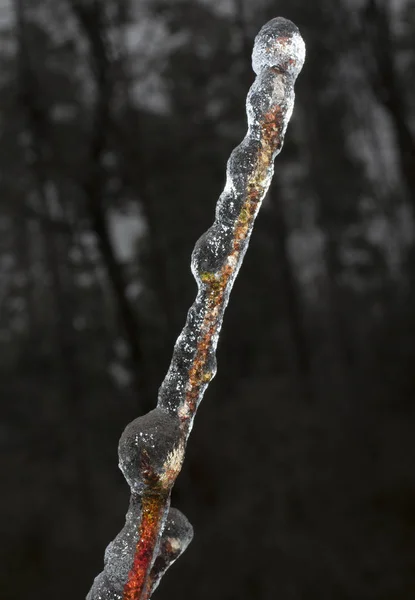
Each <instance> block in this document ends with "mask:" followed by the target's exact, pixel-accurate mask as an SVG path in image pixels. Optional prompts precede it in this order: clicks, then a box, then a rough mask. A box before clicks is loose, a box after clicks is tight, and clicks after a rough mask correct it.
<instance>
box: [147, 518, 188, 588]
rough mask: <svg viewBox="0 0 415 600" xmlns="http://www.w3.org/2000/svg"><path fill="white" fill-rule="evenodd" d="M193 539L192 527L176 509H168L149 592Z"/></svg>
mask: <svg viewBox="0 0 415 600" xmlns="http://www.w3.org/2000/svg"><path fill="white" fill-rule="evenodd" d="M192 539H193V527H192V525H191V524H190V523H189V521H188V520H187V518H186V517H185V516H184V514H183V513H181V512H180V511H179V510H177V508H170V510H169V514H168V516H167V521H166V526H165V528H164V531H163V535H162V537H161V544H160V550H159V554H158V556H157V558H156V560H155V562H154V565H153V568H152V570H151V574H150V577H151V591H152V592H154V590H155V589H156V587H157V586H158V584H159V583H160V580H161V578H162V577H163V575H164V574H165V572H166V571H167V569H168V568H169V567H171V565H172V564H173V563H174V562H175V561H176V560H177V559H178V558H179V556H181V555H182V554H183V552H184V551H185V550H186V548H187V547H188V545H189V544H190V542H191V541H192Z"/></svg>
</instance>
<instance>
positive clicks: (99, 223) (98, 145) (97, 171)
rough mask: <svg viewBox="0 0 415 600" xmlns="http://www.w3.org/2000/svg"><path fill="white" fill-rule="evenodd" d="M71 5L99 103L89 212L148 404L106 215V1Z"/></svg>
mask: <svg viewBox="0 0 415 600" xmlns="http://www.w3.org/2000/svg"><path fill="white" fill-rule="evenodd" d="M71 6H72V10H73V13H74V15H75V16H76V18H77V20H78V22H79V24H80V26H81V29H82V31H83V32H84V34H85V36H86V39H87V40H88V43H89V48H90V57H91V63H92V70H93V74H94V77H95V106H94V111H93V116H92V125H91V133H90V141H89V150H88V154H87V164H86V168H85V176H84V179H83V183H82V187H83V191H84V193H85V197H86V201H87V207H88V212H89V216H90V219H91V223H92V226H93V228H94V231H95V233H96V235H97V239H98V244H99V248H100V251H101V254H102V258H103V260H104V264H105V267H106V269H107V273H108V277H109V281H110V282H111V286H112V289H113V292H114V296H115V298H116V303H117V309H118V313H119V316H120V321H121V323H122V324H123V330H124V333H125V336H126V340H127V342H128V347H129V352H130V359H131V364H132V374H133V377H134V381H135V384H136V388H137V392H138V396H139V402H140V404H141V407H142V408H144V404H145V403H147V397H148V385H147V379H146V364H145V363H146V360H145V358H146V357H145V351H144V349H143V335H142V326H141V324H140V322H139V319H138V316H137V313H136V311H135V309H134V307H133V306H132V303H131V302H130V300H129V298H128V281H127V278H126V276H125V273H124V270H123V267H122V265H121V264H120V262H119V260H118V258H117V256H116V253H115V249H114V245H113V242H112V240H111V236H110V231H109V223H108V214H107V210H106V206H105V183H106V176H105V169H104V167H103V165H102V160H103V156H104V153H105V151H106V150H107V139H108V133H109V129H110V122H111V102H112V97H113V80H112V72H111V59H110V56H109V48H108V43H107V37H108V33H109V32H108V30H107V27H106V19H105V5H104V3H102V2H101V1H100V0H94V2H92V3H89V4H87V3H85V2H82V1H79V0H71Z"/></svg>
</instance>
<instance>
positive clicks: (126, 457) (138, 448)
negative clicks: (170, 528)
mask: <svg viewBox="0 0 415 600" xmlns="http://www.w3.org/2000/svg"><path fill="white" fill-rule="evenodd" d="M179 445H180V431H179V420H178V419H177V417H175V416H174V415H171V414H169V413H167V412H166V411H164V410H162V409H161V408H155V409H154V410H152V411H150V412H149V413H147V414H146V415H144V416H142V417H139V418H138V419H135V420H134V421H132V422H131V423H130V424H129V425H127V427H126V428H125V430H124V432H123V434H122V436H121V438H120V442H119V446H118V456H119V467H120V469H121V471H122V472H123V475H124V477H125V479H126V480H127V482H128V485H129V486H130V488H131V490H132V491H133V492H134V493H136V494H142V493H143V492H144V491H145V490H148V489H151V488H154V490H157V489H160V486H161V489H166V488H165V485H164V484H165V483H168V482H167V481H165V479H164V478H165V476H166V470H167V468H169V466H170V462H171V461H172V460H173V459H175V458H176V459H177V458H178V456H177V453H178V452H180V448H179Z"/></svg>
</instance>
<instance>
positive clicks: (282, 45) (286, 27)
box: [252, 17, 305, 78]
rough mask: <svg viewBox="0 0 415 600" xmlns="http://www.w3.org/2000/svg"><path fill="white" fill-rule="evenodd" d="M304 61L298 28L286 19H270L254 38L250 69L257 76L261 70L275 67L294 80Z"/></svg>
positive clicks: (303, 45) (303, 48)
mask: <svg viewBox="0 0 415 600" xmlns="http://www.w3.org/2000/svg"><path fill="white" fill-rule="evenodd" d="M304 60H305V44H304V40H303V38H302V37H301V34H300V31H299V29H298V27H297V26H296V25H294V23H293V22H292V21H289V20H288V19H284V18H283V17H276V18H275V19H271V21H268V23H266V24H265V25H264V26H263V27H262V29H261V30H260V31H259V33H258V35H257V36H256V38H255V44H254V50H253V52H252V68H253V70H254V71H255V73H256V74H257V75H258V74H259V73H260V71H262V69H265V68H270V67H277V68H279V69H281V70H282V71H285V72H287V73H289V74H290V75H292V76H293V77H294V78H295V77H297V75H298V74H299V72H300V71H301V68H302V66H303V64H304Z"/></svg>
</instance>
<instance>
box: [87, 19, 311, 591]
mask: <svg viewBox="0 0 415 600" xmlns="http://www.w3.org/2000/svg"><path fill="white" fill-rule="evenodd" d="M304 58H305V46H304V42H303V40H302V38H301V36H300V33H299V31H298V29H297V27H296V26H295V25H294V24H293V23H291V21H288V20H286V19H282V18H277V19H272V20H271V21H269V23H267V24H266V25H265V26H264V27H263V28H262V29H261V31H260V32H259V34H258V35H257V37H256V39H255V45H254V50H253V54H252V65H253V69H254V71H255V73H256V75H257V77H256V79H255V81H254V83H253V85H252V87H251V89H250V90H249V92H248V96H247V103H246V108H247V120H248V131H247V134H246V136H245V138H244V139H243V140H242V142H241V143H240V144H239V146H237V147H236V148H235V149H234V150H233V152H232V153H231V156H230V158H229V160H228V164H227V169H226V184H225V188H224V190H223V192H222V194H221V196H220V198H219V201H218V204H217V207H216V215H215V221H214V223H213V225H212V226H211V227H210V228H209V229H208V231H207V232H206V233H204V234H203V235H202V236H201V238H200V239H199V240H198V241H197V243H196V245H195V248H194V251H193V253H192V261H191V269H192V273H193V275H194V277H195V279H196V282H197V286H198V293H197V296H196V300H195V302H194V303H193V305H192V306H191V308H190V310H189V312H188V315H187V320H186V324H185V327H184V329H183V331H182V333H181V334H180V336H179V337H178V339H177V342H176V344H175V347H174V351H173V357H172V361H171V364H170V367H169V370H168V372H167V375H166V377H165V379H164V381H163V383H162V385H161V387H160V390H159V397H158V403H157V407H156V408H155V409H154V410H152V411H150V412H149V413H148V414H147V415H144V416H142V417H139V418H138V419H135V420H134V421H133V422H132V423H130V424H129V425H128V426H127V427H126V429H125V431H124V433H123V434H122V436H121V439H120V443H119V466H120V468H121V470H122V472H123V474H124V476H125V478H126V480H127V482H128V484H129V486H130V488H131V493H132V496H131V502H130V508H129V511H128V513H127V517H126V523H125V526H124V528H123V529H122V531H121V532H120V533H119V534H118V536H117V537H116V538H115V540H114V541H113V542H112V543H111V544H110V545H109V546H108V548H107V551H106V553H105V561H104V563H105V564H104V571H103V572H102V573H100V575H98V577H97V578H96V579H95V581H94V583H93V586H92V588H91V590H90V592H89V594H88V596H87V600H148V599H149V598H150V597H151V595H152V593H153V591H154V590H155V588H156V587H157V585H158V583H159V581H160V579H161V577H162V576H163V575H164V573H165V571H166V570H167V569H168V567H169V566H170V565H171V564H172V563H173V562H174V561H175V560H176V559H177V558H178V556H180V554H182V552H184V550H185V549H186V548H187V546H188V544H189V543H190V541H191V539H192V536H193V530H192V527H191V525H190V523H189V522H188V521H187V519H186V518H185V517H184V515H182V514H181V513H180V512H179V511H177V510H175V509H170V493H171V488H172V486H173V485H174V482H175V479H176V477H177V475H178V474H179V472H180V469H181V466H182V463H183V459H184V452H185V447H186V442H187V438H188V436H189V434H190V431H191V428H192V425H193V419H194V416H195V413H196V410H197V407H198V406H199V403H200V402H201V400H202V398H203V394H204V392H205V390H206V388H207V386H208V384H209V382H210V381H211V379H212V378H213V377H214V376H215V373H216V356H215V354H216V347H217V343H218V339H219V333H220V330H221V326H222V320H223V315H224V311H225V309H226V306H227V303H228V300H229V295H230V292H231V289H232V286H233V283H234V281H235V278H236V276H237V274H238V271H239V268H240V266H241V264H242V261H243V258H244V255H245V252H246V250H247V248H248V244H249V239H250V236H251V233H252V229H253V226H254V221H255V218H256V216H257V214H258V211H259V209H260V206H261V202H262V200H263V198H264V196H265V194H266V192H267V190H268V188H269V185H270V183H271V179H272V175H273V164H274V158H275V156H276V155H277V154H278V153H279V152H280V150H281V148H282V144H283V140H284V135H285V131H286V128H287V125H288V122H289V120H290V117H291V114H292V110H293V105H294V83H295V80H296V78H297V75H298V74H299V72H300V70H301V67H302V65H303V63H304Z"/></svg>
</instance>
